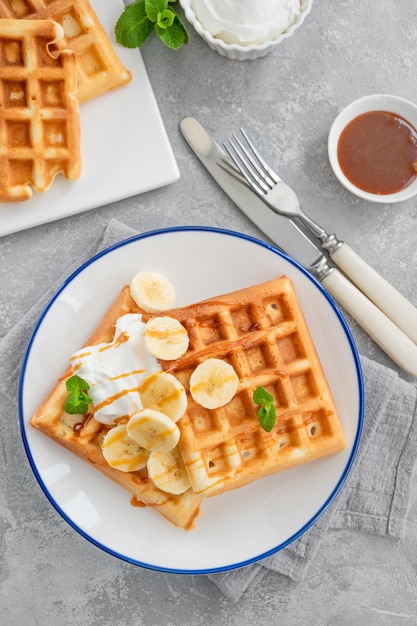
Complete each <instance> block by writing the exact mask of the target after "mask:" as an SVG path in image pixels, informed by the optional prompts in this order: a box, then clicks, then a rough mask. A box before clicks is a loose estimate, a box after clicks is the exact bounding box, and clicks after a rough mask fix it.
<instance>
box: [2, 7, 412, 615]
mask: <svg viewBox="0 0 417 626" xmlns="http://www.w3.org/2000/svg"><path fill="white" fill-rule="evenodd" d="M190 39H191V41H190V44H189V46H188V47H186V48H183V49H182V50H180V51H179V52H175V53H173V52H171V51H169V50H166V49H165V48H163V47H162V46H161V44H160V43H159V42H157V41H156V39H152V40H150V41H149V42H148V43H147V44H146V45H145V47H144V48H143V51H142V54H143V58H144V61H145V64H146V67H147V70H148V73H149V77H150V80H151V83H152V85H153V88H154V91H155V95H156V99H157V101H158V104H159V107H160V110H161V114H162V117H163V120H164V123H165V125H166V129H167V132H168V135H169V138H170V141H171V143H172V146H173V149H174V152H175V155H176V158H177V160H178V165H179V168H180V171H181V178H180V180H179V181H178V182H176V183H175V184H173V185H170V186H167V187H165V188H162V189H159V190H155V191H152V192H149V193H146V194H143V195H140V196H138V197H134V198H130V199H127V200H124V201H121V202H118V203H115V204H112V205H110V206H105V207H102V208H98V209H95V210H92V211H89V212H86V213H83V214H80V215H77V216H74V217H70V218H67V219H63V220H60V221H58V222H54V223H51V224H46V225H43V226H39V227H37V228H33V229H31V230H27V231H24V232H20V233H16V234H12V235H9V236H6V237H3V238H2V239H0V277H1V278H0V284H1V292H0V327H1V335H5V334H6V333H7V331H8V330H9V329H11V328H12V327H13V325H14V324H15V323H16V322H17V321H18V320H19V319H20V317H21V316H22V315H23V314H24V313H25V311H26V310H27V309H28V308H29V307H30V306H31V305H32V304H33V303H35V302H36V300H37V299H38V297H39V295H40V294H41V293H42V292H43V290H44V289H45V288H46V287H47V286H49V285H51V284H52V283H53V282H54V281H55V280H56V279H57V278H58V277H59V276H60V275H61V273H62V272H63V271H64V270H65V267H66V266H67V265H68V263H69V262H70V261H71V260H72V259H74V258H76V257H77V256H78V255H79V254H80V252H81V251H82V250H83V248H84V247H85V246H87V245H88V244H89V243H90V242H91V241H92V240H93V239H94V237H95V235H96V233H98V232H100V231H101V230H102V228H103V227H104V225H105V224H106V223H107V222H108V220H109V219H110V218H111V217H114V216H115V217H117V218H119V219H120V220H122V221H124V222H126V223H127V224H129V225H131V226H133V227H135V228H137V229H139V230H142V231H146V230H151V229H155V228H159V227H167V226H176V225H213V226H220V227H227V228H231V229H234V230H237V231H241V232H243V233H248V234H251V235H255V236H261V234H260V233H259V232H258V231H257V229H256V228H255V227H254V226H252V225H251V224H250V223H249V222H248V221H247V220H246V218H245V217H244V216H243V215H242V214H241V213H240V212H239V210H238V209H237V208H236V207H235V206H234V205H233V204H232V203H231V202H230V201H228V200H227V198H225V196H224V195H223V193H222V192H221V191H220V189H218V188H217V187H216V185H215V184H214V182H212V180H211V179H210V178H209V177H208V176H207V174H206V173H205V172H204V171H203V169H202V168H201V167H200V164H199V163H198V162H197V160H196V158H195V157H194V156H193V155H192V154H191V152H190V150H189V149H188V147H187V145H186V144H185V142H184V140H183V139H182V137H181V135H180V132H179V129H178V123H179V121H180V119H181V118H183V117H184V116H186V115H194V116H196V117H198V118H199V119H200V120H201V121H202V122H203V123H204V124H205V125H206V126H207V127H208V128H209V129H210V130H211V131H213V133H215V135H216V137H217V138H218V139H219V140H222V139H224V138H226V137H227V136H228V135H229V134H230V133H231V132H232V131H234V130H235V129H236V128H237V127H239V126H241V125H242V126H244V127H246V128H247V129H250V130H252V132H253V133H254V134H256V135H257V136H259V137H260V138H261V144H262V143H263V145H261V147H262V148H263V151H264V152H266V153H267V154H270V155H271V156H276V158H277V159H278V160H279V161H280V162H281V170H282V174H283V176H284V177H285V178H286V179H287V180H288V182H289V183H291V184H292V185H293V186H294V187H295V188H296V189H297V190H298V193H299V196H300V198H301V201H302V203H303V205H304V207H305V208H306V209H308V212H309V213H310V214H311V215H312V216H313V217H314V218H316V219H317V220H318V221H319V222H321V223H322V224H323V226H325V227H326V228H327V229H329V230H331V231H333V232H336V233H337V234H338V235H339V236H340V237H342V238H344V239H345V240H346V241H348V242H349V243H350V244H351V245H352V246H353V247H354V248H355V249H356V250H357V251H358V252H359V253H360V254H361V255H362V256H363V257H364V258H365V259H366V260H368V262H370V263H371V264H372V265H373V266H374V267H375V269H376V270H378V271H379V272H380V273H382V274H383V275H384V276H385V277H386V278H387V279H388V280H389V281H390V282H392V283H393V284H395V285H396V286H397V287H398V289H399V290H400V291H401V292H402V293H403V294H404V295H405V296H406V297H408V298H409V299H410V300H411V301H412V302H413V303H414V304H417V279H416V269H417V245H416V244H417V210H416V206H417V201H416V200H415V199H414V200H409V201H406V202H404V203H402V204H399V205H391V206H390V205H388V206H383V205H376V204H371V203H367V202H364V201H361V200H359V199H356V198H354V197H353V196H352V195H350V194H349V193H348V192H347V191H345V190H344V189H343V188H342V187H341V186H340V184H339V183H338V182H337V181H336V179H335V178H334V176H333V174H332V172H331V170H330V167H329V164H328V160H327V148H326V140H327V134H328V131H329V128H330V125H331V123H332V121H333V119H334V117H335V116H336V114H337V113H338V111H339V110H341V109H342V108H343V107H344V106H345V105H347V104H348V103H349V102H351V101H352V100H354V99H356V98H358V97H360V96H363V95H366V94H371V93H391V94H396V95H399V96H403V97H405V98H407V99H410V100H413V101H415V102H417V81H416V71H415V67H416V51H417V5H416V3H415V0H401V2H398V0H381V1H380V2H377V3H375V2H358V1H357V0H338V2H333V1H332V0H321V1H319V0H316V1H315V3H314V5H313V10H312V13H311V14H310V16H309V17H308V19H307V20H306V22H305V25H304V26H303V28H302V29H300V30H299V31H297V33H296V35H294V36H293V37H292V38H290V39H288V40H286V41H285V42H284V43H283V44H281V46H280V47H279V48H278V49H277V50H276V51H275V52H274V53H273V54H272V55H270V56H268V57H266V58H265V59H261V60H258V61H254V62H247V63H239V62H234V61H230V60H227V59H225V58H223V57H220V56H218V55H217V54H216V53H215V52H212V51H211V50H210V49H209V48H208V47H207V46H206V44H205V43H204V42H203V41H202V40H200V38H199V37H198V36H197V35H196V34H195V33H194V32H190ZM139 106H140V104H139V103H138V108H139ZM138 167H140V164H138ZM0 210H1V208H0ZM347 319H348V322H349V324H350V327H351V329H352V331H353V334H354V337H355V339H356V341H357V344H358V347H359V350H360V351H361V352H362V353H363V354H366V355H367V356H369V357H371V358H374V359H376V360H378V361H380V362H382V363H386V364H389V365H392V363H390V361H389V359H388V358H387V357H386V356H385V355H384V354H383V353H382V352H381V351H380V350H379V349H378V348H377V347H376V346H375V344H374V343H373V342H372V341H371V340H370V339H369V338H368V337H367V336H366V335H365V333H364V332H363V331H362V330H361V329H360V328H358V326H357V325H356V324H355V323H354V322H353V320H352V319H350V318H349V317H347ZM405 378H406V377H405ZM1 430H2V443H3V446H2V451H1V457H0V458H1V460H0V467H1V474H0V481H1V491H0V514H1V516H0V528H1V530H0V537H1V552H0V562H1V571H0V577H1V587H0V623H2V624H5V625H11V626H32V625H33V626H34V625H35V624H36V625H37V626H72V625H82V626H95V625H99V624H100V625H103V626H107V625H113V626H124V625H135V626H151V625H152V626H153V625H155V626H157V625H166V626H172V625H175V626H180V625H190V626H203V625H204V626H207V625H209V624H213V625H217V626H220V625H223V624H224V625H226V624H227V625H228V626H232V625H238V624H239V625H249V624H259V625H265V626H266V625H269V624H274V625H281V624H283V625H290V626H304V625H306V624H308V625H320V626H321V625H324V624H326V625H329V626H351V625H355V626H356V625H362V624H363V625H365V624H366V626H411V625H412V624H417V597H416V589H417V580H416V570H417V523H416V514H417V499H416V497H415V496H414V497H413V501H412V502H411V506H410V511H409V520H408V526H407V534H406V538H405V539H404V540H403V541H399V542H396V541H392V540H390V539H386V538H378V537H369V536H364V535H360V534H356V533H354V532H350V531H338V532H331V533H329V535H328V537H327V538H326V540H325V541H324V542H323V544H322V545H321V547H320V550H319V552H318V554H317V556H316V558H315V559H314V561H313V563H312V565H311V568H310V570H309V573H308V576H307V578H306V579H305V580H304V581H303V582H301V583H293V582H291V581H289V580H287V579H286V578H284V577H282V576H279V575H274V574H273V573H270V574H268V575H267V576H266V577H264V579H263V580H262V581H261V582H260V583H259V584H258V585H257V586H255V587H253V588H250V589H249V590H248V591H247V592H246V594H245V595H244V596H243V597H242V599H241V600H240V601H239V602H238V603H237V604H235V605H233V604H230V603H229V602H228V601H227V600H226V599H224V598H223V597H222V596H221V594H220V593H219V591H218V590H217V588H216V587H215V586H214V585H213V583H212V582H210V581H209V580H207V579H206V578H205V577H197V576H196V577H194V576H184V577H183V576H176V575H170V574H165V573H159V572H152V571H147V570H142V569H140V568H137V567H135V566H132V565H130V564H128V563H125V562H122V561H119V560H117V559H116V558H114V557H112V556H109V555H108V554H106V553H103V552H102V551H100V550H99V549H98V548H96V547H94V546H93V545H91V544H90V543H89V542H87V541H85V540H84V539H83V538H82V537H81V536H79V535H78V534H77V533H76V532H74V531H73V530H72V529H71V528H70V527H69V526H68V525H67V524H66V523H65V522H64V521H63V520H62V519H61V518H60V517H59V515H58V514H57V513H56V512H55V510H54V509H53V508H52V507H51V505H50V504H49V503H48V501H47V500H46V498H45V497H44V495H43V493H42V492H41V490H40V488H39V487H38V484H37V483H36V480H35V478H34V477H33V475H32V473H31V470H30V468H29V464H28V462H27V460H26V457H25V453H24V450H23V446H22V444H21V440H20V434H19V430H18V423H17V416H16V407H15V406H10V405H9V404H8V403H7V402H5V401H4V400H2V406H1ZM6 441H7V449H5V443H4V442H6ZM10 447H12V449H10Z"/></svg>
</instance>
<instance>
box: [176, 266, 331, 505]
mask: <svg viewBox="0 0 417 626" xmlns="http://www.w3.org/2000/svg"><path fill="white" fill-rule="evenodd" d="M260 292H261V293H260ZM173 316H175V317H177V319H179V320H180V321H181V322H182V323H183V325H184V326H185V327H186V328H187V330H188V332H189V336H190V348H189V351H188V353H187V354H186V355H185V356H184V357H183V358H182V359H180V360H179V361H178V362H176V363H175V364H171V365H168V366H167V369H169V370H170V371H171V372H172V373H174V374H175V376H176V377H177V378H179V380H181V382H182V383H183V384H184V386H185V388H186V389H187V392H188V389H189V378H190V376H191V373H192V371H193V370H194V369H195V367H196V366H197V365H198V363H199V362H201V361H203V360H204V359H206V358H207V357H208V356H210V357H217V358H222V359H224V360H225V361H227V362H228V363H230V364H231V365H232V366H233V367H234V369H235V371H236V373H237V374H238V377H239V380H240V383H239V388H238V392H237V394H236V395H235V397H234V398H233V399H232V401H231V402H230V403H228V404H227V405H226V406H224V407H221V408H219V409H212V410H208V409H204V408H203V407H201V406H199V405H197V404H196V403H195V402H194V401H193V399H192V398H191V396H190V394H189V393H188V409H187V413H186V415H185V416H184V417H183V418H182V419H181V420H180V422H179V427H180V429H181V439H180V448H181V453H182V456H183V458H184V462H185V464H186V467H187V470H188V472H189V475H190V479H191V483H192V486H193V489H194V491H195V492H196V493H198V494H199V495H203V496H208V495H210V496H211V495H214V494H217V493H221V492H223V491H226V490H228V489H232V488H235V487H238V486H241V485H243V484H246V483H247V482H250V481H252V480H254V479H255V478H259V477H261V476H266V475H268V474H271V473H275V472H277V471H280V470H282V469H286V468H289V467H292V466H294V465H298V464H300V463H303V462H306V461H310V460H313V459H316V458H319V457H321V456H323V455H326V454H330V453H333V452H335V451H338V450H340V449H341V448H343V435H342V432H341V429H340V424H339V420H338V417H337V413H336V409H335V406H334V404H333V400H332V397H331V394H330V390H329V388H328V385H327V381H326V379H325V377H324V374H323V371H322V368H321V365H320V362H319V360H318V356H317V353H316V350H315V347H314V345H313V343H312V340H311V338H310V335H309V332H308V329H307V326H306V323H305V320H304V317H303V316H302V314H301V311H300V309H299V306H298V303H297V301H296V298H295V294H294V292H293V289H292V285H291V283H290V281H289V280H288V279H286V278H281V279H278V280H276V281H271V282H270V283H266V284H264V285H263V286H261V287H259V288H254V289H248V290H245V291H242V292H238V293H237V294H230V295H228V296H224V297H221V298H216V299H214V300H212V301H207V302H206V303H205V304H200V305H195V306H191V307H185V308H184V309H180V310H177V311H175V312H173ZM260 385H262V386H263V387H265V388H266V390H267V391H269V393H271V394H272V395H273V397H274V399H275V405H276V411H277V423H276V425H275V427H274V429H273V430H272V432H271V433H267V432H266V431H265V430H263V429H262V428H261V427H260V425H259V422H258V417H257V414H256V412H257V410H258V408H259V407H257V406H256V405H255V404H254V402H253V400H252V395H253V392H254V390H255V389H256V388H257V387H258V386H260Z"/></svg>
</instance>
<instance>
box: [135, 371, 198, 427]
mask: <svg viewBox="0 0 417 626" xmlns="http://www.w3.org/2000/svg"><path fill="white" fill-rule="evenodd" d="M139 393H140V399H141V401H142V405H143V407H144V408H145V409H154V410H155V411H160V412H161V413H165V415H168V417H169V418H171V419H172V421H173V422H178V420H179V419H180V418H181V417H182V416H183V415H184V413H185V411H186V409H187V394H186V393H185V389H184V387H183V386H182V385H181V383H180V382H179V380H177V379H176V378H175V376H173V375H172V374H168V373H167V372H155V373H154V374H151V375H150V376H147V378H145V380H144V381H143V383H142V384H141V386H140V387H139Z"/></svg>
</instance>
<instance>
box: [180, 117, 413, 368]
mask: <svg viewBox="0 0 417 626" xmlns="http://www.w3.org/2000/svg"><path fill="white" fill-rule="evenodd" d="M180 129H181V132H182V134H183V136H184V138H185V140H186V141H187V143H188V145H189V146H190V148H191V149H192V150H193V152H194V153H195V154H196V156H197V157H198V158H199V160H200V161H201V163H202V164H203V165H204V167H205V168H206V169H207V171H208V172H209V173H210V174H211V176H212V177H213V178H214V180H215V181H216V182H217V184H218V185H219V186H220V187H221V188H222V189H223V191H224V192H225V193H226V195H227V196H228V197H229V198H230V199H231V200H232V201H233V202H234V203H235V204H236V205H237V206H238V207H239V209H240V210H241V211H242V212H243V213H244V214H245V215H246V216H247V217H248V218H249V219H250V220H251V221H252V222H253V223H254V224H256V226H257V227H258V228H259V229H260V230H261V231H262V232H263V233H265V234H266V235H267V237H268V238H269V239H270V240H271V241H273V242H274V243H275V244H276V245H277V246H278V247H279V248H280V249H281V250H282V251H284V252H285V253H286V254H288V255H289V256H290V257H292V258H293V259H295V260H296V261H297V262H298V263H299V264H300V265H302V266H303V267H304V268H305V269H307V270H308V271H309V272H310V273H311V274H312V275H313V276H315V278H317V279H318V280H319V281H320V283H321V284H322V286H323V287H324V288H325V289H327V291H329V293H331V295H332V296H333V297H334V298H335V299H336V300H337V301H338V302H339V303H340V304H341V305H342V306H343V307H344V309H345V310H346V311H347V312H348V313H350V315H352V317H353V318H354V319H356V321H357V322H358V323H359V324H360V326H362V328H363V329H364V330H365V331H366V332H367V333H368V335H369V336H370V337H372V339H373V340H374V341H375V343H377V344H378V345H379V346H380V348H382V350H384V352H385V353H386V354H387V355H388V356H389V357H390V358H391V359H392V360H393V361H394V362H395V363H397V365H399V366H400V367H401V368H402V369H403V370H404V371H406V372H408V373H409V374H411V375H412V376H417V345H416V344H415V343H414V342H412V341H411V339H410V338H409V337H407V335H406V334H405V333H403V332H402V331H401V330H400V329H399V328H398V327H397V326H396V325H395V324H394V323H393V322H392V321H391V320H390V319H389V318H388V317H387V316H386V315H385V314H384V313H382V311H381V310H380V309H379V308H378V307H376V306H375V305H374V304H373V303H372V302H371V301H370V300H369V299H368V298H367V297H366V296H365V295H364V294H363V293H362V292H361V291H360V290H359V289H357V288H356V287H355V286H354V285H353V284H352V283H351V282H350V281H349V280H348V279H347V278H345V277H344V276H343V274H341V273H340V272H339V271H338V270H337V269H336V268H334V267H332V266H330V265H329V263H328V260H327V257H326V256H325V255H324V254H323V252H322V251H321V250H320V249H319V248H318V247H317V246H316V245H315V244H314V243H313V242H312V241H311V240H310V239H309V238H308V237H307V235H305V234H304V232H303V231H301V230H300V229H299V228H298V226H297V225H296V224H294V223H293V222H292V221H291V220H290V219H288V218H287V217H284V216H282V215H279V214H278V213H275V212H274V211H272V210H271V209H270V208H269V207H268V206H267V205H266V204H265V203H264V202H263V201H262V200H261V199H260V198H258V197H257V196H255V195H254V194H253V193H252V191H251V190H250V188H249V187H248V186H246V185H243V184H241V182H240V181H239V180H236V179H235V178H234V176H231V175H230V173H229V172H228V171H225V168H226V169H227V168H230V167H231V168H232V169H235V168H234V166H233V164H232V162H231V161H230V159H229V157H228V156H227V154H226V153H225V151H224V150H223V149H222V148H221V147H220V146H219V145H218V144H217V143H216V142H215V141H214V140H213V139H212V137H211V136H210V135H209V134H208V133H207V131H206V130H205V129H204V128H203V126H202V125H201V124H200V123H199V122H198V121H197V120H196V119H195V118H193V117H186V118H184V119H183V120H181V122H180Z"/></svg>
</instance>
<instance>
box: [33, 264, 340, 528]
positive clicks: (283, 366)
mask: <svg viewBox="0 0 417 626" xmlns="http://www.w3.org/2000/svg"><path fill="white" fill-rule="evenodd" d="M126 313H142V315H143V320H144V321H145V322H146V321H147V320H148V319H149V318H150V317H151V315H149V314H147V313H144V312H143V311H142V310H141V309H139V308H138V307H137V305H136V304H135V303H134V301H133V300H132V298H131V296H130V291H129V287H127V286H126V287H124V288H123V290H122V292H121V294H120V296H119V298H118V299H117V300H116V302H115V303H114V305H113V306H112V307H111V309H110V310H109V311H108V313H107V314H106V316H105V317H104V319H103V320H102V322H101V323H100V324H99V326H98V328H97V329H96V331H94V333H93V334H92V335H91V337H90V338H89V340H88V341H87V342H86V345H92V344H96V343H101V342H108V341H111V340H112V339H113V335H114V325H115V323H116V320H117V319H118V318H119V317H121V316H122V315H125V314H126ZM164 315H169V316H171V317H174V318H176V319H178V320H179V321H180V322H181V323H182V324H183V325H184V327H185V328H186V329H187V332H188V335H189V340H190V344H189V348H188V351H187V352H186V353H185V355H184V356H183V357H181V358H180V359H178V360H176V361H160V365H161V367H162V368H163V369H164V370H165V371H168V372H171V373H172V374H173V375H174V376H176V378H177V379H178V380H179V381H180V382H181V383H182V384H183V385H184V387H185V389H186V392H187V398H188V407H187V411H186V413H185V415H184V416H183V417H182V418H181V419H180V420H179V422H178V426H179V428H180V431H181V437H180V442H179V447H180V450H181V454H182V457H183V460H184V462H185V465H186V468H187V472H188V475H189V478H190V481H191V484H192V489H190V490H188V491H187V492H186V493H185V494H182V495H180V496H174V495H169V494H166V493H163V492H162V491H160V490H159V489H157V488H156V487H155V486H154V485H153V483H152V482H151V481H150V480H149V478H148V476H147V472H146V470H140V471H139V472H131V473H124V472H119V471H118V470H115V469H113V468H111V467H110V466H109V465H108V464H107V463H106V462H105V460H104V458H103V455H102V453H101V445H100V444H101V441H102V439H103V437H104V435H105V433H106V432H107V427H105V426H103V425H102V424H99V423H98V422H96V421H95V420H94V419H92V418H91V417H88V415H87V417H86V419H84V420H83V421H82V422H80V421H79V416H78V417H75V418H74V417H73V416H69V415H68V414H66V413H64V412H63V405H64V402H65V398H66V389H65V380H66V379H67V378H68V377H69V376H71V375H72V373H73V372H72V370H71V369H68V371H67V372H66V373H65V374H64V376H63V377H62V379H61V380H60V381H59V382H58V384H57V386H56V388H55V389H54V390H53V391H52V393H51V394H50V396H49V397H48V398H47V399H46V400H45V402H44V403H43V404H42V406H41V407H40V408H39V409H38V411H37V412H36V413H35V415H34V416H33V417H32V419H31V424H32V425H33V426H34V427H35V428H37V429H39V430H41V431H42V432H43V433H45V434H46V435H47V436H49V437H51V438H52V439H54V440H55V441H56V442H58V443H60V444H61V445H63V446H65V447H66V448H67V449H69V450H71V451H72V452H73V453H74V454H77V455H78V456H79V457H80V458H82V459H84V460H85V461H87V462H88V463H90V464H91V465H93V466H94V467H96V468H97V469H98V470H100V471H101V472H103V473H104V474H106V475H107V476H108V477H110V478H112V479H113V480H114V481H116V482H117V483H119V484H120V485H122V486H123V487H125V488H126V489H127V490H128V491H130V493H131V494H132V495H133V496H134V497H135V499H136V500H137V501H139V502H143V503H145V504H146V505H148V506H150V507H153V508H154V509H156V510H157V511H159V513H161V514H162V515H164V516H165V517H166V518H167V519H169V520H170V521H171V522H173V523H174V524H176V525H178V526H182V527H184V528H192V527H193V525H194V522H195V519H196V517H197V515H198V513H199V507H200V504H201V501H202V499H203V497H205V496H213V495H215V494H219V493H223V492H225V491H228V490H230V489H234V488H237V487H241V486H243V485H245V484H247V483H249V482H252V481H254V480H256V479H258V478H262V477H264V476H267V475H269V474H273V473H276V472H279V471H281V470H284V469H289V468H291V467H293V466H295V465H299V464H301V463H306V462H308V461H313V460H315V459H319V458H321V457H324V456H327V455H330V454H334V453H336V452H339V451H341V450H342V449H343V448H344V447H345V441H344V436H343V432H342V429H341V426H340V423H339V419H338V415H337V411H336V408H335V405H334V401H333V398H332V395H331V392H330V389H329V386H328V383H327V381H326V378H325V375H324V373H323V369H322V366H321V363H320V360H319V357H318V355H317V352H316V349H315V347H314V344H313V342H312V339H311V336H310V334H309V331H308V328H307V325H306V322H305V320H304V317H303V314H302V312H301V309H300V306H299V304H298V301H297V298H296V295H295V292H294V289H293V286H292V283H291V281H290V280H289V279H288V278H287V277H285V276H283V277H281V278H278V279H275V280H272V281H270V282H267V283H263V284H261V285H257V286H254V287H249V288H247V289H243V290H240V291H236V292H233V293H230V294H226V295H222V296H218V297H215V298H211V299H208V300H205V301H203V302H200V303H197V304H193V305H190V306H186V307H182V308H177V309H173V310H171V311H166V312H165V313H164ZM209 357H216V358H220V359H223V360H225V361H226V362H228V363H230V364H231V365H232V366H233V368H234V369H235V371H236V373H237V374H238V377H239V386H238V390H237V393H236V395H235V396H234V398H233V399H232V400H231V401H230V402H229V403H228V404H227V405H225V406H224V407H221V408H218V409H211V410H209V409H204V408H202V407H201V406H199V405H197V404H196V403H195V402H194V401H193V399H192V397H191V395H190V392H189V379H190V376H191V373H192V372H193V371H194V370H195V368H196V366H197V365H198V364H199V363H201V362H202V361H204V360H205V359H207V358H209ZM259 386H263V387H265V389H266V390H267V391H268V392H269V393H270V394H272V395H273V397H274V400H275V405H276V413H277V422H276V425H275V427H274V428H273V430H272V431H271V432H270V433H268V432H266V431H265V430H263V429H262V427H261V426H260V424H259V421H258V416H257V410H258V407H257V406H256V405H255V404H254V402H253V399H252V396H253V392H254V390H255V389H256V388H257V387H259ZM74 421H75V423H74Z"/></svg>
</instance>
